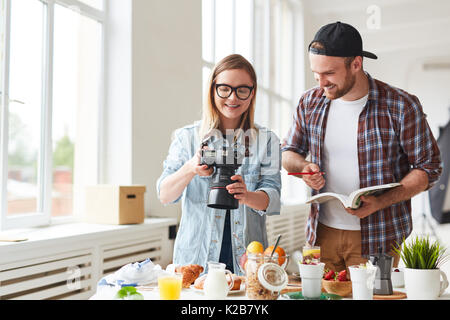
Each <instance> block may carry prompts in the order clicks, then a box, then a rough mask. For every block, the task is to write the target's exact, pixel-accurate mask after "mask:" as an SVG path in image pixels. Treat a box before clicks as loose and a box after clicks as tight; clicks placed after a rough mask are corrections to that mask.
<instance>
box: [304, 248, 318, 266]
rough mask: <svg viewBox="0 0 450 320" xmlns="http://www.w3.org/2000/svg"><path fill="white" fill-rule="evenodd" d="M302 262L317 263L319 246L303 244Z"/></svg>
mask: <svg viewBox="0 0 450 320" xmlns="http://www.w3.org/2000/svg"><path fill="white" fill-rule="evenodd" d="M302 255H303V261H302V262H303V263H305V264H310V263H319V262H320V247H319V246H304V247H303V251H302Z"/></svg>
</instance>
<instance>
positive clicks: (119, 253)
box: [101, 235, 163, 277]
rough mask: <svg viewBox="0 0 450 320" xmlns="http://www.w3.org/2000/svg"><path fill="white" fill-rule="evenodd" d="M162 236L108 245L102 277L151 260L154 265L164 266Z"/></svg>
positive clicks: (105, 251)
mask: <svg viewBox="0 0 450 320" xmlns="http://www.w3.org/2000/svg"><path fill="white" fill-rule="evenodd" d="M162 241H163V238H162V237H161V235H156V236H155V235H153V237H149V238H146V239H136V240H134V241H128V242H127V243H126V244H123V243H121V242H119V243H115V244H111V245H107V246H105V247H103V251H102V262H103V264H102V268H101V269H102V277H103V276H105V275H108V274H110V273H114V272H116V271H117V270H118V269H119V268H120V267H122V266H124V265H126V264H128V263H133V262H136V261H143V260H145V259H147V258H150V259H151V260H152V262H153V263H154V264H162V260H163V257H162V255H163V251H162Z"/></svg>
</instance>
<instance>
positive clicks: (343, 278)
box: [337, 270, 347, 281]
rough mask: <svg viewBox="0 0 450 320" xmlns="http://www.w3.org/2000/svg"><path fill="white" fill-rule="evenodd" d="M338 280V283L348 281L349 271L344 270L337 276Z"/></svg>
mask: <svg viewBox="0 0 450 320" xmlns="http://www.w3.org/2000/svg"><path fill="white" fill-rule="evenodd" d="M337 280H338V281H347V270H342V271H341V272H339V273H338V275H337Z"/></svg>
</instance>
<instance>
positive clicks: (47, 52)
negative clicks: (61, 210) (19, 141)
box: [0, 0, 107, 231]
mask: <svg viewBox="0 0 450 320" xmlns="http://www.w3.org/2000/svg"><path fill="white" fill-rule="evenodd" d="M11 1H12V0H3V2H2V3H3V4H4V14H5V19H4V22H3V26H2V28H3V30H4V42H3V46H2V48H3V50H4V52H3V57H4V60H3V61H2V63H3V68H2V69H3V74H2V75H0V76H2V77H3V79H2V80H3V81H2V82H1V83H2V88H0V92H1V93H4V94H0V97H1V103H0V106H2V108H1V110H0V121H1V122H0V139H1V140H0V141H1V147H0V148H1V149H0V156H1V157H0V182H1V185H0V231H1V230H7V229H14V228H28V227H36V226H43V225H49V224H58V223H67V222H73V221H74V220H75V219H76V218H77V217H78V216H77V213H76V212H73V214H72V215H70V216H64V217H51V204H52V198H51V194H52V183H53V181H52V165H53V159H52V152H53V148H52V108H53V105H52V102H53V101H52V99H53V57H54V52H53V45H54V43H53V36H54V23H55V20H54V10H55V5H61V6H63V7H65V8H68V9H70V10H74V11H75V12H77V13H78V14H80V15H83V16H85V17H88V18H90V19H93V20H95V21H97V22H98V23H100V25H101V33H102V36H101V37H102V43H101V44H100V54H101V57H100V60H99V62H100V66H99V68H100V70H99V73H100V85H99V88H98V90H99V105H98V113H99V117H98V127H97V137H98V139H99V142H101V141H102V127H103V126H102V123H101V119H102V114H103V112H104V111H103V110H104V81H105V74H104V64H105V32H106V30H105V26H106V12H107V1H104V0H103V1H102V10H100V9H97V8H94V7H91V6H89V5H87V4H85V3H83V2H81V1H78V0H36V1H41V2H42V3H43V4H44V5H45V6H46V8H44V10H45V16H44V19H45V20H44V28H43V30H44V37H43V41H44V43H43V64H42V65H43V67H42V75H41V79H42V88H43V89H42V94H41V101H42V103H41V108H42V110H43V111H42V113H41V132H40V137H41V138H40V146H39V158H38V168H39V169H38V180H37V189H38V195H37V200H38V203H37V210H36V212H32V213H21V214H17V215H14V216H8V197H7V181H8V143H9V141H8V139H9V138H8V136H9V124H8V119H9V102H10V99H11V97H9V79H10V77H9V75H10V49H11V47H10V40H11V39H10V33H11ZM12 99H14V97H12ZM99 146H101V144H100V143H99ZM99 149H101V148H99ZM98 152H100V150H99V151H98ZM97 159H98V161H97V181H98V180H99V173H100V168H101V162H100V156H99V155H97Z"/></svg>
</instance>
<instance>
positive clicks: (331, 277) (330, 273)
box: [323, 270, 335, 280]
mask: <svg viewBox="0 0 450 320" xmlns="http://www.w3.org/2000/svg"><path fill="white" fill-rule="evenodd" d="M334 277H335V272H334V271H333V270H330V271H328V272H327V273H325V275H324V276H323V278H324V279H325V280H334Z"/></svg>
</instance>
